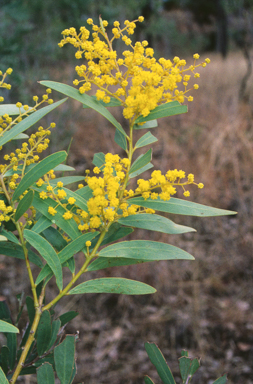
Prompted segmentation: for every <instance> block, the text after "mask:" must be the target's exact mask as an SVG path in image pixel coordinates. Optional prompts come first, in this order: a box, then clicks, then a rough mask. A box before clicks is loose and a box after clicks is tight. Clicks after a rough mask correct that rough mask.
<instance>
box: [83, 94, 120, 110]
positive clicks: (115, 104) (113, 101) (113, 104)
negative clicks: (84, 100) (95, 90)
mask: <svg viewBox="0 0 253 384" xmlns="http://www.w3.org/2000/svg"><path fill="white" fill-rule="evenodd" d="M90 97H91V98H92V99H94V100H96V101H98V100H97V98H96V96H90ZM99 103H100V104H102V105H103V106H104V107H119V106H121V101H119V100H117V99H115V98H114V97H111V100H110V103H104V102H103V101H102V100H99ZM83 108H90V107H88V106H87V105H85V104H84V105H83Z"/></svg>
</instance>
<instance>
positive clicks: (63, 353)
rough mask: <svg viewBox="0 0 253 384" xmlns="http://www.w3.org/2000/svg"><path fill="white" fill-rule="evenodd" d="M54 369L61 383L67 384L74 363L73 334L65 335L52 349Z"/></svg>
mask: <svg viewBox="0 0 253 384" xmlns="http://www.w3.org/2000/svg"><path fill="white" fill-rule="evenodd" d="M54 360H55V369H56V373H57V376H58V377H59V379H60V381H61V384H69V382H70V379H71V377H72V372H73V369H74V365H75V336H66V338H65V340H64V341H63V342H62V343H61V344H60V345H58V346H57V347H55V349H54Z"/></svg>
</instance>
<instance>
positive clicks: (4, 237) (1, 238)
mask: <svg viewBox="0 0 253 384" xmlns="http://www.w3.org/2000/svg"><path fill="white" fill-rule="evenodd" d="M7 240H8V239H7V237H6V236H3V235H0V241H7Z"/></svg>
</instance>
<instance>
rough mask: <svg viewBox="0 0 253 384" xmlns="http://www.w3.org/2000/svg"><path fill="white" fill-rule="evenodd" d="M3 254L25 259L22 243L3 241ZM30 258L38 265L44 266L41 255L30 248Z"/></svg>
mask: <svg viewBox="0 0 253 384" xmlns="http://www.w3.org/2000/svg"><path fill="white" fill-rule="evenodd" d="M1 254H2V255H5V256H9V257H16V258H17V259H22V260H25V255H24V251H23V248H22V247H21V245H18V244H14V243H9V242H6V243H5V242H2V243H1ZM28 258H29V260H30V261H31V262H32V263H33V264H35V265H37V266H38V267H40V268H43V263H42V261H41V260H40V258H39V256H38V255H36V253H34V252H32V251H31V250H30V249H29V250H28Z"/></svg>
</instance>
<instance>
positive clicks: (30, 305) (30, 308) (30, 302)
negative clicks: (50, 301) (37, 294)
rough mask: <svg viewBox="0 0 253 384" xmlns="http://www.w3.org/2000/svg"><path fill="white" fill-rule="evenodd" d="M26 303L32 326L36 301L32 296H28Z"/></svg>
mask: <svg viewBox="0 0 253 384" xmlns="http://www.w3.org/2000/svg"><path fill="white" fill-rule="evenodd" d="M25 302H26V308H27V312H28V317H29V323H30V324H32V323H33V320H34V316H35V308H34V301H33V299H32V298H31V297H30V296H27V297H26V299H25Z"/></svg>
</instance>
